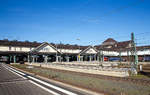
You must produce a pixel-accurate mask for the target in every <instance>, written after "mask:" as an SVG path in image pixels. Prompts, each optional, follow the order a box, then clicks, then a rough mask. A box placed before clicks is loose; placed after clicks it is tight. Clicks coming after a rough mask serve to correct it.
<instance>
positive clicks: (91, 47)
mask: <svg viewBox="0 0 150 95" xmlns="http://www.w3.org/2000/svg"><path fill="white" fill-rule="evenodd" d="M90 49H94V50H95V51H96V52H98V50H97V49H96V48H95V47H93V46H89V47H87V48H86V49H84V50H82V51H81V52H80V53H79V54H80V55H81V54H83V53H85V52H86V51H88V50H90Z"/></svg>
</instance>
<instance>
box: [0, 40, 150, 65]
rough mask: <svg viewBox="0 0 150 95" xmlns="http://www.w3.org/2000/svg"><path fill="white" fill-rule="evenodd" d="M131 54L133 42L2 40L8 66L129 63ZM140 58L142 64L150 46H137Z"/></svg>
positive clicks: (3, 57) (0, 53) (0, 57)
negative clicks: (85, 43) (116, 60)
mask: <svg viewBox="0 0 150 95" xmlns="http://www.w3.org/2000/svg"><path fill="white" fill-rule="evenodd" d="M130 51H131V41H130V40H129V41H122V42H117V41H116V40H114V39H112V38H108V39H107V40H105V41H104V42H103V43H102V44H100V45H95V46H79V45H69V44H54V43H48V42H43V43H39V42H29V41H24V42H23V41H17V40H15V41H9V40H7V39H5V40H0V61H7V62H9V63H18V62H21V61H23V62H33V63H34V62H39V63H43V62H45V63H48V62H73V61H78V62H79V61H102V60H104V58H105V57H107V58H116V57H119V56H121V57H122V59H124V61H129V60H130V59H129V56H130V55H131V52H130ZM137 54H138V56H139V60H143V58H144V57H150V46H138V47H137Z"/></svg>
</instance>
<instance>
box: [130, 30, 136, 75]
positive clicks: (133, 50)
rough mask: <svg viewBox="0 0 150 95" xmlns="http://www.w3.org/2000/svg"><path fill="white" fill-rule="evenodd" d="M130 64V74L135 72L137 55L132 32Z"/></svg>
mask: <svg viewBox="0 0 150 95" xmlns="http://www.w3.org/2000/svg"><path fill="white" fill-rule="evenodd" d="M130 64H131V72H132V74H137V69H138V68H137V66H138V56H137V51H136V44H135V37H134V33H131V63H130Z"/></svg>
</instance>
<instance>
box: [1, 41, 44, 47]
mask: <svg viewBox="0 0 150 95" xmlns="http://www.w3.org/2000/svg"><path fill="white" fill-rule="evenodd" d="M41 44H42V43H38V42H27V41H25V42H23V41H16V40H15V41H9V40H0V45H2V46H21V47H37V46H39V45H41Z"/></svg>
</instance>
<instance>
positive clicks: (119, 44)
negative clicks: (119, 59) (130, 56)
mask: <svg viewBox="0 0 150 95" xmlns="http://www.w3.org/2000/svg"><path fill="white" fill-rule="evenodd" d="M130 43H131V41H130V40H129V41H122V42H118V43H117V48H127V47H128V46H129V44H130Z"/></svg>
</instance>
